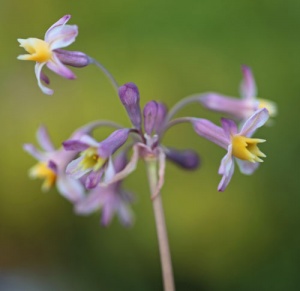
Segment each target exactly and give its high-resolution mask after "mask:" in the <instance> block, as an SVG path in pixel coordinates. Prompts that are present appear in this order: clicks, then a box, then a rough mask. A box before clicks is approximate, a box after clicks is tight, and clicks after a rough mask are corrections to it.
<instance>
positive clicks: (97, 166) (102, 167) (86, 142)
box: [63, 129, 130, 189]
mask: <svg viewBox="0 0 300 291" xmlns="http://www.w3.org/2000/svg"><path fill="white" fill-rule="evenodd" d="M129 133H130V129H118V130H116V131H114V132H113V133H112V134H111V135H110V136H109V137H108V138H107V139H105V140H104V141H102V142H97V141H96V140H95V139H94V138H92V137H91V136H89V135H83V136H81V137H80V138H79V139H70V140H67V141H65V142H64V143H63V146H64V148H65V150H67V151H71V152H73V151H75V152H76V153H77V152H80V155H79V157H78V158H77V159H75V160H73V161H72V162H71V163H69V165H68V166H67V169H66V171H67V174H69V175H70V176H71V177H72V178H74V179H80V178H82V177H84V179H85V186H86V187H87V188H88V189H91V188H95V187H96V186H97V185H98V183H99V182H100V180H101V179H102V178H104V177H105V174H106V173H108V172H109V171H110V170H111V169H110V164H111V163H110V159H111V156H112V155H113V154H114V152H115V151H116V150H118V149H119V148H120V147H121V146H122V145H123V144H124V143H125V142H126V140H127V138H128V135H129Z"/></svg>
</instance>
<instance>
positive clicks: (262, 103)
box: [258, 99, 277, 117]
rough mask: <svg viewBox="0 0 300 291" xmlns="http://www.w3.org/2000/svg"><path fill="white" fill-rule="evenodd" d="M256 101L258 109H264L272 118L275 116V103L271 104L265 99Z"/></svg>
mask: <svg viewBox="0 0 300 291" xmlns="http://www.w3.org/2000/svg"><path fill="white" fill-rule="evenodd" d="M258 101H259V105H258V108H259V109H262V108H266V109H267V110H268V112H269V115H270V116H271V117H274V116H276V115H277V106H276V104H275V102H272V101H270V100H267V99H258Z"/></svg>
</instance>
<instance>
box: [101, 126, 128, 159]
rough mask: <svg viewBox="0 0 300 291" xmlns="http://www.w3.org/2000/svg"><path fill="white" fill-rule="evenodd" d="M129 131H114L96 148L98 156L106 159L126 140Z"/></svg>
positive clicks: (125, 129) (126, 129)
mask: <svg viewBox="0 0 300 291" xmlns="http://www.w3.org/2000/svg"><path fill="white" fill-rule="evenodd" d="M129 133H130V129H128V128H124V129H118V130H116V131H114V132H113V133H112V134H111V135H110V136H109V137H108V138H107V139H105V140H104V141H102V142H100V144H99V147H98V154H99V156H101V157H103V158H108V157H109V156H111V155H112V154H113V153H114V152H115V151H116V150H117V149H119V148H120V147H121V146H122V145H123V144H124V143H125V142H126V140H127V138H128V135H129Z"/></svg>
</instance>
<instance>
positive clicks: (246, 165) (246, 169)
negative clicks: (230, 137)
mask: <svg viewBox="0 0 300 291" xmlns="http://www.w3.org/2000/svg"><path fill="white" fill-rule="evenodd" d="M235 160H236V162H237V164H238V166H239V168H240V171H241V172H242V173H243V174H245V175H252V174H253V172H254V171H255V170H256V169H257V168H258V167H259V165H260V163H251V162H248V161H243V160H240V159H235Z"/></svg>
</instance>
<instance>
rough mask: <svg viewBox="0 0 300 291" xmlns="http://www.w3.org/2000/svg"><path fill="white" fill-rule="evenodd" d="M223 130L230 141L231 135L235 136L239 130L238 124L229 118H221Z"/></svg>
mask: <svg viewBox="0 0 300 291" xmlns="http://www.w3.org/2000/svg"><path fill="white" fill-rule="evenodd" d="M221 124H222V128H223V129H224V133H225V134H226V136H227V138H228V139H230V137H231V135H235V134H237V132H238V128H237V125H236V123H235V122H234V121H233V120H231V119H227V118H221Z"/></svg>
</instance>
